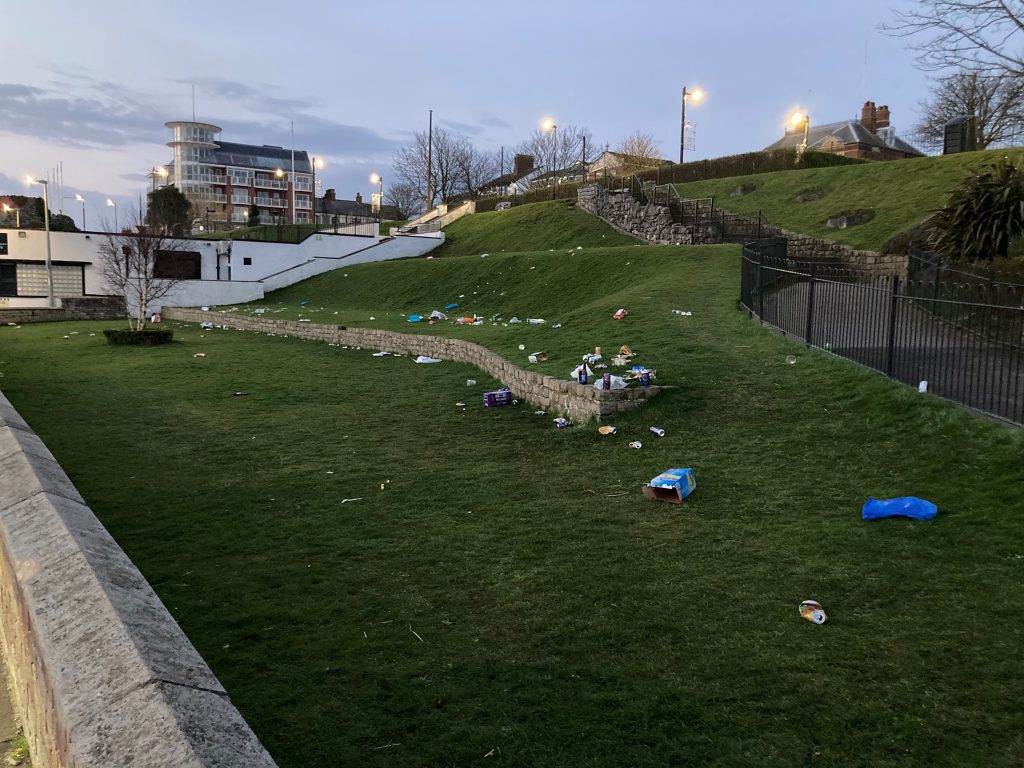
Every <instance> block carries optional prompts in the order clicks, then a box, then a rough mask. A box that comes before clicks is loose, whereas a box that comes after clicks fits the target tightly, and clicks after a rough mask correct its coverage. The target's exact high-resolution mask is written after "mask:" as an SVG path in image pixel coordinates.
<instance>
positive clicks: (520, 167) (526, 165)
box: [512, 155, 533, 176]
mask: <svg viewBox="0 0 1024 768" xmlns="http://www.w3.org/2000/svg"><path fill="white" fill-rule="evenodd" d="M512 170H513V171H514V172H515V175H516V176H522V175H524V174H527V173H529V172H530V171H532V170H533V155H516V157H515V160H514V161H513V163H512Z"/></svg>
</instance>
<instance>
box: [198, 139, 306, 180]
mask: <svg viewBox="0 0 1024 768" xmlns="http://www.w3.org/2000/svg"><path fill="white" fill-rule="evenodd" d="M213 154H214V156H215V157H216V162H217V163H218V164H223V165H233V166H235V167H237V168H256V169H258V170H263V171H274V170H277V169H278V168H281V169H282V170H285V171H290V170H291V168H292V150H291V149H285V148H284V147H271V146H259V145H256V144H236V143H234V142H231V141H218V142H217V149H215V150H214V151H213ZM295 172H296V173H312V172H313V167H312V166H311V165H310V163H309V155H308V154H307V153H306V151H305V150H298V149H297V150H295Z"/></svg>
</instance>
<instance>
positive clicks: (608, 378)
mask: <svg viewBox="0 0 1024 768" xmlns="http://www.w3.org/2000/svg"><path fill="white" fill-rule="evenodd" d="M601 381H602V383H603V384H604V389H605V392H607V391H608V390H609V389H611V388H612V375H611V374H610V373H606V374H605V375H604V376H602V377H601Z"/></svg>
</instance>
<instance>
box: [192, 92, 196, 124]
mask: <svg viewBox="0 0 1024 768" xmlns="http://www.w3.org/2000/svg"><path fill="white" fill-rule="evenodd" d="M195 121H196V84H195V83H192V122H193V123H194V122H195Z"/></svg>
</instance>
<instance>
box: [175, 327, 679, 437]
mask: <svg viewBox="0 0 1024 768" xmlns="http://www.w3.org/2000/svg"><path fill="white" fill-rule="evenodd" d="M162 314H163V316H164V318H165V319H168V320H180V321H184V322H189V323H213V324H215V325H224V326H227V327H230V328H238V329H240V330H245V331H257V332H260V333H276V334H278V335H285V336H296V337H299V338H303V339H314V340H317V341H324V342H327V343H329V344H347V345H350V346H357V347H368V348H370V349H377V350H381V351H384V352H393V353H397V354H403V355H427V356H429V357H436V358H438V359H440V360H452V361H455V362H460V363H470V364H471V365H475V366H476V367H477V368H479V369H481V370H482V371H484V372H485V373H488V374H490V375H491V376H493V377H494V378H496V379H498V381H500V382H501V383H502V384H504V385H505V386H506V387H508V388H509V389H510V390H511V391H512V394H513V395H514V396H515V397H517V398H519V399H521V400H526V401H527V402H529V403H532V404H534V405H537V406H540V407H541V408H544V409H545V410H547V411H551V412H553V413H560V414H564V415H566V416H568V417H569V418H571V419H574V420H578V421H586V420H587V419H590V418H597V419H607V418H609V417H611V416H614V415H615V414H617V413H624V412H626V411H633V410H637V409H638V408H640V407H641V406H642V405H643V404H644V402H646V400H647V399H648V398H651V397H654V396H655V395H656V394H658V392H659V391H660V388H659V387H656V386H652V387H648V388H646V389H644V388H627V389H618V390H611V391H608V392H604V391H602V390H599V389H595V388H594V387H593V386H590V385H587V384H578V383H577V382H575V381H566V380H565V379H559V378H556V377H555V376H548V375H546V374H543V373H539V372H537V371H528V370H526V369H524V368H520V367H519V366H517V365H515V364H514V363H511V362H509V361H508V360H506V359H505V358H503V357H502V356H501V355H498V354H496V353H495V352H492V351H491V350H489V349H487V348H486V347H483V346H481V345H479V344H476V343H474V342H472V341H466V340H465V339H452V338H448V337H445V336H428V335H426V334H419V333H399V332H397V331H384V330H378V329H374V328H345V327H344V326H339V325H324V324H320V323H305V322H300V321H298V320H273V319H270V318H264V317H257V316H252V315H240V314H238V313H237V312H229V311H226V310H225V311H206V312H204V311H202V310H198V309H182V308H178V307H165V308H164V309H163V311H162Z"/></svg>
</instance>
